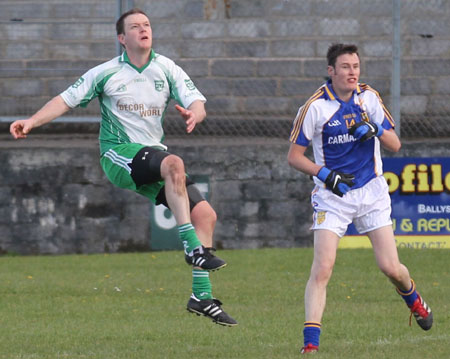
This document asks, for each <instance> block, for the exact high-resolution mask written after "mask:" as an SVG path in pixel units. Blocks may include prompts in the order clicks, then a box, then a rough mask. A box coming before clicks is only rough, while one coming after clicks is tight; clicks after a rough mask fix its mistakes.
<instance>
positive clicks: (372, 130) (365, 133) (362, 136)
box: [348, 121, 384, 142]
mask: <svg viewBox="0 0 450 359" xmlns="http://www.w3.org/2000/svg"><path fill="white" fill-rule="evenodd" d="M383 131H384V129H383V127H382V126H381V125H377V124H376V123H374V122H365V121H361V122H358V123H355V124H354V125H353V126H352V127H350V129H349V130H348V132H349V133H350V134H351V135H352V136H353V137H354V138H355V139H356V140H360V141H361V142H364V141H367V140H369V139H371V138H372V137H374V136H377V137H380V136H381V135H382V134H383Z"/></svg>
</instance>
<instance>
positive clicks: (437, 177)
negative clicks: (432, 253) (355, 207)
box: [340, 157, 450, 248]
mask: <svg viewBox="0 0 450 359" xmlns="http://www.w3.org/2000/svg"><path fill="white" fill-rule="evenodd" d="M383 171H384V177H385V178H386V180H387V182H388V185H389V193H390V195H391V200H392V215H391V217H392V221H393V228H394V233H395V237H396V241H397V247H399V248H401V247H406V248H450V158H447V157H441V158H419V157H417V158H414V157H413V158H385V159H383ZM359 237H360V236H359V233H358V232H357V231H356V229H355V227H354V226H353V225H350V226H349V228H348V231H347V233H346V236H345V237H344V238H343V239H342V241H341V242H342V243H341V245H340V246H341V247H347V248H349V247H369V246H370V243H369V241H361V238H359Z"/></svg>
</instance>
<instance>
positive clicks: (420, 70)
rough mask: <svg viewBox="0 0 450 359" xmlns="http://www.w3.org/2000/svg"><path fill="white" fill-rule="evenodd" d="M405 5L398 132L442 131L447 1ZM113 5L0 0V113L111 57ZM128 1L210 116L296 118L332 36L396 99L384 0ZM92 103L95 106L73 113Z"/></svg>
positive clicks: (448, 55)
mask: <svg viewBox="0 0 450 359" xmlns="http://www.w3.org/2000/svg"><path fill="white" fill-rule="evenodd" d="M402 3H403V6H402V19H401V21H402V22H401V25H402V45H403V46H402V69H401V74H402V98H401V108H402V114H403V118H402V120H403V124H404V128H403V129H404V135H409V136H413V135H415V136H421V135H423V134H425V135H429V136H443V135H449V134H450V126H448V125H447V124H448V118H449V117H450V101H449V96H450V66H449V63H450V35H449V34H450V20H449V19H450V2H448V1H438V0H436V1H426V0H423V1H416V0H407V1H402ZM115 4H116V0H90V1H86V0H78V1H69V0H52V1H39V0H20V1H12V0H6V1H1V2H0V33H1V34H2V36H1V37H0V78H1V79H2V81H1V83H0V92H1V93H2V96H0V108H1V109H2V111H1V113H0V116H15V115H21V116H22V115H25V114H31V113H32V112H34V111H36V110H37V109H38V108H40V106H41V105H42V104H43V103H45V102H46V101H47V100H48V99H50V98H51V97H52V96H54V95H55V94H57V93H59V92H60V91H62V90H64V89H66V88H67V87H68V86H69V85H70V84H71V83H73V82H74V81H75V80H76V79H77V78H78V77H79V76H80V75H81V74H83V73H84V72H85V71H86V70H87V69H89V68H91V67H93V66H95V65H96V64H98V63H101V62H103V61H105V60H107V59H109V58H111V57H114V56H115V55H116V46H115V42H114V39H115V35H114V34H115V30H114V21H115V18H116V6H115ZM134 4H135V5H136V6H139V7H141V8H142V9H144V10H145V11H147V12H148V14H149V15H150V17H151V21H152V26H153V36H154V48H155V50H156V51H157V52H159V53H161V54H164V55H166V56H169V57H170V58H173V59H174V60H175V61H177V62H178V63H179V64H180V65H181V66H182V67H183V68H185V70H186V71H187V72H188V73H189V74H190V75H191V77H192V78H193V80H194V81H195V83H196V84H197V86H198V87H199V88H200V89H201V90H202V92H204V94H205V95H206V97H207V98H208V100H209V101H208V104H207V106H208V112H209V115H210V117H219V116H221V117H225V118H231V117H233V118H239V119H241V120H251V119H254V118H267V117H270V118H273V119H274V120H279V119H292V117H293V114H295V113H296V111H297V109H298V107H299V106H300V105H301V104H302V103H303V102H304V101H305V100H306V99H307V98H308V97H309V96H311V94H312V93H313V91H315V89H316V88H317V87H318V86H319V85H320V84H321V83H322V82H323V80H324V77H325V76H326V63H325V60H324V56H325V53H326V50H327V47H328V46H329V45H330V44H331V43H333V42H337V41H342V42H355V43H357V44H358V45H359V47H360V53H361V56H362V58H363V68H362V70H363V71H362V80H363V81H366V82H368V83H369V84H371V85H372V86H373V87H374V88H376V89H377V90H378V91H379V92H380V93H381V95H382V96H383V98H384V100H385V102H386V104H387V105H388V107H391V106H390V86H391V72H392V64H391V54H392V31H393V21H392V1H391V0H361V1H348V0H334V1H333V2H332V4H331V3H330V1H326V0H302V1H292V0H291V1H277V0H244V1H237V0H171V1H166V0H153V1H146V0H135V1H134ZM11 20H15V21H11ZM17 20H21V21H17ZM98 113H99V111H98V106H89V107H88V108H87V109H79V110H77V111H75V114H76V115H98ZM424 118H425V119H426V121H423V119H424ZM418 128H419V129H418Z"/></svg>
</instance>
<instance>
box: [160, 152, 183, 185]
mask: <svg viewBox="0 0 450 359" xmlns="http://www.w3.org/2000/svg"><path fill="white" fill-rule="evenodd" d="M161 176H162V178H164V179H167V178H168V177H170V178H173V179H177V181H176V182H178V181H181V180H182V181H184V180H185V178H186V174H185V170H184V162H183V160H182V159H181V158H180V157H178V156H175V155H170V156H167V157H166V158H164V160H163V161H162V163H161Z"/></svg>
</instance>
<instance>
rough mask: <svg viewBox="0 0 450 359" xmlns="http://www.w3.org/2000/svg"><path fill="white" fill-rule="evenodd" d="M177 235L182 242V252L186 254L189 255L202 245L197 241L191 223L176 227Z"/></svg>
mask: <svg viewBox="0 0 450 359" xmlns="http://www.w3.org/2000/svg"><path fill="white" fill-rule="evenodd" d="M178 233H179V235H180V239H181V242H183V246H184V251H185V252H186V254H189V253H190V252H192V251H193V250H194V249H195V248H197V247H201V245H202V244H201V243H200V241H199V240H198V237H197V234H196V233H195V229H194V226H193V225H192V224H191V223H185V224H182V225H181V226H178Z"/></svg>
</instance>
